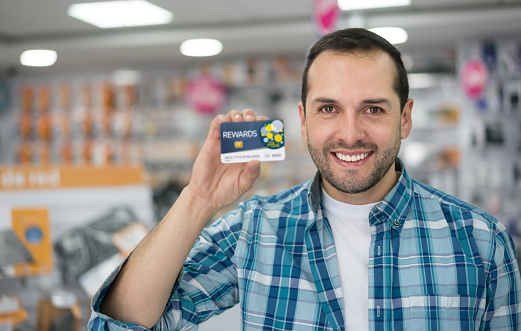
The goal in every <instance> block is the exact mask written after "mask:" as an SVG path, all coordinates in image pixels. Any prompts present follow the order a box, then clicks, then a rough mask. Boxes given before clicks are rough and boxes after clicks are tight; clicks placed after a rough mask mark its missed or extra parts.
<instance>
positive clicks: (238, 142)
mask: <svg viewBox="0 0 521 331" xmlns="http://www.w3.org/2000/svg"><path fill="white" fill-rule="evenodd" d="M243 146H244V144H243V143H242V141H236V142H235V148H242V147H243Z"/></svg>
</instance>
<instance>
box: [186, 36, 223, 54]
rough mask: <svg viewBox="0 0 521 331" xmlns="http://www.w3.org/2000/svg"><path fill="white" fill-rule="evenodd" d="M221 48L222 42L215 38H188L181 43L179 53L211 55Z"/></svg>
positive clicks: (218, 51)
mask: <svg viewBox="0 0 521 331" xmlns="http://www.w3.org/2000/svg"><path fill="white" fill-rule="evenodd" d="M222 50H223V44H222V43H221V42H220V41H219V40H216V39H203V38H201V39H189V40H185V41H183V43H182V44H181V53H182V54H183V55H186V56H213V55H217V54H219V53H221V51H222Z"/></svg>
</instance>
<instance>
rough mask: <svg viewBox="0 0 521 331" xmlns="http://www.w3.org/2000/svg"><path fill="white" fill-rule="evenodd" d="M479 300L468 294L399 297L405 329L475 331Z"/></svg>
mask: <svg viewBox="0 0 521 331" xmlns="http://www.w3.org/2000/svg"><path fill="white" fill-rule="evenodd" d="M478 305H479V300H478V299H477V298H475V297H473V296H468V295H452V296H442V295H420V296H411V297H405V298H402V313H403V326H404V328H403V329H404V330H449V331H455V330H474V320H475V314H476V311H477V309H478Z"/></svg>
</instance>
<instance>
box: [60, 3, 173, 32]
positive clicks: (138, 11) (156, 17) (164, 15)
mask: <svg viewBox="0 0 521 331" xmlns="http://www.w3.org/2000/svg"><path fill="white" fill-rule="evenodd" d="M67 14H69V16H72V17H74V18H77V19H79V20H81V21H84V22H87V23H89V24H92V25H95V26H97V27H99V28H103V29H106V28H120V27H128V26H143V25H158V24H167V23H170V22H172V20H173V18H174V14H173V13H172V12H170V11H168V10H166V9H163V8H161V7H158V6H156V5H154V4H152V3H150V2H148V1H145V0H125V1H104V2H89V3H77V4H73V5H71V6H70V7H69V9H68V11H67Z"/></svg>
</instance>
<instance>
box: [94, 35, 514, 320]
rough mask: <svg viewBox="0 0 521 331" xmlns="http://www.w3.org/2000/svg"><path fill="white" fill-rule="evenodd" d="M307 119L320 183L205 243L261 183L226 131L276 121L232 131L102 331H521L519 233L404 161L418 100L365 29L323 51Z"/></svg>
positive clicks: (119, 286) (215, 125) (103, 307)
mask: <svg viewBox="0 0 521 331" xmlns="http://www.w3.org/2000/svg"><path fill="white" fill-rule="evenodd" d="M298 108H299V114H300V119H301V131H302V136H303V138H304V139H305V141H306V142H307V144H308V147H309V151H310V154H311V157H312V159H313V161H314V162H315V164H316V166H317V169H318V171H317V175H316V176H315V178H314V179H312V180H310V181H309V182H306V183H303V184H301V185H298V186H296V187H294V188H291V189H289V190H287V191H284V192H281V193H279V194H276V195H274V196H271V197H266V198H262V197H253V198H251V199H249V200H247V201H245V202H244V203H241V204H240V206H239V208H238V209H237V210H236V211H234V212H232V213H229V214H227V215H225V216H223V217H222V218H221V219H220V220H218V221H216V222H215V223H214V224H213V225H211V226H210V227H206V228H205V225H206V224H207V222H208V220H209V219H210V218H211V217H212V216H213V215H214V214H215V213H216V212H217V211H218V210H220V209H221V208H222V207H224V206H226V205H229V204H231V203H233V202H235V201H236V200H238V199H239V197H240V196H241V195H242V194H244V193H245V192H246V191H247V190H248V189H250V188H251V187H252V185H253V182H254V181H255V179H256V178H257V177H258V175H259V171H260V170H259V166H260V164H259V162H256V161H252V162H249V163H247V164H221V163H220V156H219V151H220V149H219V125H220V123H222V122H229V121H234V122H237V121H249V120H255V119H262V118H261V117H256V116H255V114H254V112H253V111H251V110H244V111H243V112H238V111H231V112H229V113H228V114H227V115H226V116H222V115H221V116H218V117H217V118H216V119H215V120H214V121H213V122H212V124H211V127H210V131H209V134H208V138H207V140H206V142H205V144H204V145H203V147H202V150H201V152H200V154H199V156H198V158H197V160H196V162H195V164H194V168H193V176H192V180H191V181H190V183H189V185H188V186H187V187H186V188H185V189H184V190H183V192H182V194H181V195H180V197H179V198H178V200H177V201H176V202H175V204H174V205H173V206H172V208H171V210H170V211H169V212H168V214H167V215H166V216H165V218H164V219H163V220H162V221H161V223H160V224H158V226H157V227H156V228H155V229H154V230H152V231H151V233H150V234H149V235H148V236H147V237H146V238H145V239H144V240H143V241H142V242H141V243H140V244H139V245H138V247H137V248H136V249H135V251H134V252H133V253H132V254H131V255H130V256H129V258H128V259H127V260H126V261H125V262H124V263H123V264H122V266H121V267H120V268H118V270H117V272H116V273H114V274H113V275H111V276H110V277H109V279H108V280H107V281H106V282H105V284H104V285H103V286H102V288H101V290H100V291H99V292H98V294H97V295H96V296H95V297H94V299H93V307H92V308H93V314H92V317H91V320H90V321H89V328H90V329H91V330H109V329H110V330H129V329H130V330H143V329H144V328H142V327H139V326H138V325H141V326H143V327H146V328H151V329H153V330H180V329H188V328H190V327H192V326H195V325H197V324H199V323H201V322H203V321H205V320H207V319H208V318H210V317H211V316H213V315H216V314H219V313H220V312H222V311H223V310H225V309H227V308H229V307H231V306H233V305H235V304H237V303H240V305H241V310H242V325H243V329H244V330H258V329H262V330H367V329H369V330H438V329H443V330H448V329H451V330H452V329H454V330H485V329H487V330H488V329H503V330H514V329H516V328H519V325H520V319H521V315H520V309H521V308H520V307H521V306H520V303H521V280H520V275H519V270H518V266H517V262H516V256H515V249H514V244H513V242H512V239H511V238H510V236H509V234H508V233H507V232H506V230H505V228H504V226H502V225H501V224H500V223H499V222H497V221H496V220H495V219H493V218H492V217H491V216H489V215H487V214H485V213H484V212H482V211H480V210H478V209H476V208H474V207H472V206H470V205H468V204H466V203H464V202H462V201H460V200H457V199H455V198H453V197H451V196H448V195H447V194H444V193H442V192H440V191H438V190H436V189H434V188H432V187H429V186H427V185H425V184H422V183H420V182H417V181H415V180H413V179H411V178H410V177H409V176H408V175H407V172H406V170H405V167H404V165H403V163H402V162H401V161H400V160H399V159H398V158H397V154H398V150H399V147H400V142H401V140H402V139H405V138H406V137H407V136H408V135H409V132H410V130H411V111H412V108H413V100H412V99H409V98H408V83H407V75H406V72H405V69H404V67H403V63H402V61H401V58H400V53H399V52H398V51H397V50H396V48H394V47H393V46H392V45H390V44H389V43H388V42H387V41H385V40H384V39H383V38H381V37H379V36H377V35H375V34H373V33H371V32H369V31H367V30H364V29H346V30H342V31H337V32H334V33H332V34H330V35H327V36H325V37H323V38H321V39H320V40H319V41H318V42H317V43H316V44H315V45H314V46H313V48H312V49H311V50H310V52H309V54H308V61H307V64H306V68H305V71H304V75H303V82H302V102H301V103H299V106H298ZM196 241H197V242H196ZM194 242H195V245H194ZM192 246H193V247H192ZM119 321H126V322H124V323H123V322H119Z"/></svg>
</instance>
